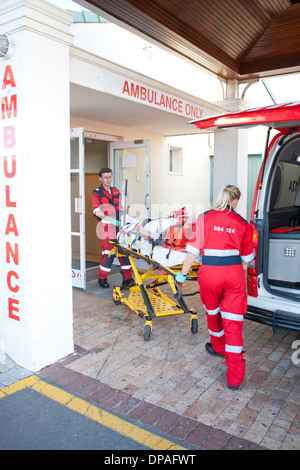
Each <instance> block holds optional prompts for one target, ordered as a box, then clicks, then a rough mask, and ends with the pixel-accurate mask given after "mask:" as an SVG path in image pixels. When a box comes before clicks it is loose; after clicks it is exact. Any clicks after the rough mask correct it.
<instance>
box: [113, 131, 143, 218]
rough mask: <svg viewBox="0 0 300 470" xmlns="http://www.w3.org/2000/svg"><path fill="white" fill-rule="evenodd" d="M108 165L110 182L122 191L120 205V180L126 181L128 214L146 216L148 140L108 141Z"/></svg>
mask: <svg viewBox="0 0 300 470" xmlns="http://www.w3.org/2000/svg"><path fill="white" fill-rule="evenodd" d="M110 165H111V168H112V170H113V185H114V186H116V187H117V188H118V189H119V190H120V192H121V193H122V196H123V205H124V201H125V187H124V182H125V181H126V180H127V182H128V183H127V189H128V198H127V206H128V205H129V206H130V210H129V214H130V215H131V216H132V217H135V218H137V219H139V220H144V219H147V218H150V217H151V199H150V140H138V141H137V140H135V141H130V142H113V143H111V144H110Z"/></svg>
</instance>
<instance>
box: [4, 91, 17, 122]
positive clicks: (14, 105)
mask: <svg viewBox="0 0 300 470" xmlns="http://www.w3.org/2000/svg"><path fill="white" fill-rule="evenodd" d="M1 107H2V119H5V112H6V115H7V118H8V119H9V118H11V114H12V112H13V117H17V95H13V96H12V97H11V100H10V106H8V100H7V96H4V97H3V98H2V102H1Z"/></svg>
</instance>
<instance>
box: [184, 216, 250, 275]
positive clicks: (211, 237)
mask: <svg viewBox="0 0 300 470" xmlns="http://www.w3.org/2000/svg"><path fill="white" fill-rule="evenodd" d="M186 250H187V251H188V252H190V253H192V254H194V255H196V256H197V255H198V254H199V253H200V251H201V253H202V264H203V265H210V266H231V265H235V264H241V262H242V261H244V262H249V261H251V260H252V259H253V257H254V254H253V244H252V237H251V228H250V225H249V224H248V222H247V221H246V220H244V219H243V218H242V217H241V216H240V215H238V214H237V213H236V212H235V211H234V210H225V211H216V210H210V211H208V212H205V213H204V214H202V215H200V216H199V217H198V218H197V221H196V224H195V226H194V228H193V231H192V234H191V236H190V238H189V240H188V242H187V246H186Z"/></svg>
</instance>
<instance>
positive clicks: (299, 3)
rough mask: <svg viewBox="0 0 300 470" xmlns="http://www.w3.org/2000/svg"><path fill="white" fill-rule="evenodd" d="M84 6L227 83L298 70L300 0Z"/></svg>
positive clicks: (92, 2) (154, 0) (115, 0)
mask: <svg viewBox="0 0 300 470" xmlns="http://www.w3.org/2000/svg"><path fill="white" fill-rule="evenodd" d="M78 3H81V1H80V0H79V1H78ZM84 3H85V4H87V5H89V7H90V8H92V6H94V7H97V11H98V13H99V14H101V13H102V15H103V16H105V15H106V17H108V18H110V19H112V20H113V19H115V20H117V21H118V22H119V23H122V24H123V25H126V26H127V27H129V28H130V29H131V30H135V31H138V32H140V33H142V34H143V35H146V36H147V37H148V38H149V39H153V40H155V41H156V42H158V43H160V44H161V45H163V46H165V47H167V48H168V49H170V50H172V51H173V52H175V53H177V54H180V55H181V56H184V57H185V58H187V59H189V60H191V61H192V62H194V63H196V64H198V65H200V66H201V67H204V68H205V69H206V70H208V71H210V72H212V73H214V74H216V75H218V76H219V77H221V78H223V79H238V80H244V79H249V78H258V77H267V76H272V75H277V74H283V73H291V72H299V71H300V34H299V26H300V0H86V1H84ZM99 9H100V10H99Z"/></svg>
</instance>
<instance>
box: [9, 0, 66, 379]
mask: <svg viewBox="0 0 300 470" xmlns="http://www.w3.org/2000/svg"><path fill="white" fill-rule="evenodd" d="M0 18H1V20H0V21H1V25H0V33H2V32H5V33H10V34H11V35H12V36H13V38H14V40H15V44H16V47H15V52H14V54H13V56H12V58H11V59H8V60H7V61H4V60H3V59H2V60H1V62H0V67H1V71H3V67H5V66H7V65H11V67H12V70H13V73H14V74H15V80H16V87H11V86H10V88H11V89H9V90H8V88H7V90H6V91H7V92H8V93H13V92H17V99H18V101H17V116H16V117H15V118H14V119H12V118H7V119H6V120H4V122H3V120H2V122H1V125H2V126H5V125H6V124H9V125H13V126H14V127H15V132H16V141H17V145H16V148H11V149H10V150H11V151H12V152H15V155H16V164H17V171H16V175H15V178H16V179H14V178H11V179H9V178H7V177H5V175H4V174H3V172H2V171H1V176H0V178H1V179H0V186H1V188H2V189H1V191H2V190H3V187H4V186H6V185H8V184H9V185H10V190H11V192H10V197H11V199H12V201H14V202H15V207H6V208H4V213H3V212H2V213H1V217H0V246H1V266H2V267H3V269H2V270H1V274H0V275H1V279H0V290H1V294H0V297H1V311H0V335H1V336H0V342H1V343H0V344H1V349H2V350H4V351H5V352H6V353H7V354H8V355H9V356H10V357H11V358H12V359H13V360H14V361H15V362H16V363H17V364H19V365H20V366H22V367H25V368H27V369H29V370H32V371H37V370H39V369H41V368H42V367H44V366H46V365H49V364H51V363H53V362H55V361H57V360H58V359H60V358H62V357H64V356H66V355H67V354H69V353H71V352H72V351H73V325H72V283H71V240H70V238H71V237H70V232H71V225H70V185H69V181H70V175H69V167H70V164H69V126H70V123H69V107H70V104H69V44H70V42H71V40H72V38H71V36H70V35H69V32H68V28H69V24H70V22H71V21H72V17H71V16H70V15H69V14H67V13H66V12H64V11H63V10H60V9H57V8H56V7H53V6H52V5H50V4H48V3H46V2H40V1H39V0H25V1H21V0H5V1H3V2H1V4H0ZM28 24H30V27H29V26H28ZM7 152H9V149H8V150H7ZM9 156H10V155H9ZM6 205H8V204H7V201H6ZM8 212H11V213H12V214H13V215H14V217H15V220H16V224H17V228H18V235H16V233H10V234H9V236H7V235H6V233H5V232H6V229H5V228H6V223H7V215H8V214H7V213H8ZM13 236H14V238H13ZM6 242H9V243H10V242H11V243H12V244H14V243H15V242H17V243H18V245H19V260H18V264H16V263H15V264H13V262H12V259H10V260H9V262H7V259H6V257H5V252H4V247H5V244H6ZM11 269H14V270H15V271H17V275H18V277H17V278H16V277H14V278H13V290H12V288H11V287H12V286H9V285H8V282H7V272H9V271H10V270H11ZM9 297H12V298H13V299H14V301H15V302H16V303H15V307H17V308H18V310H15V311H14V313H15V315H14V317H15V318H13V317H12V316H10V317H9V310H8V298H9Z"/></svg>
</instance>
